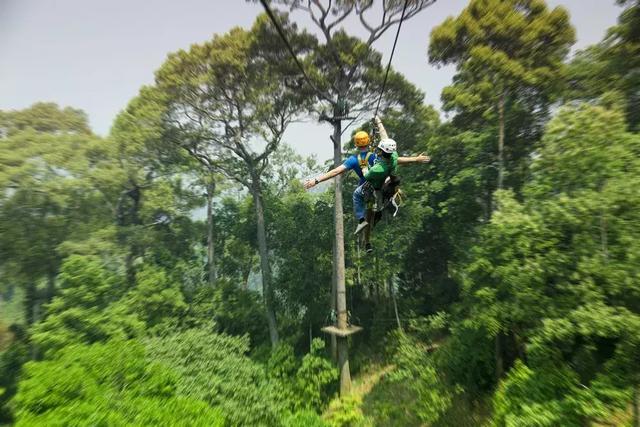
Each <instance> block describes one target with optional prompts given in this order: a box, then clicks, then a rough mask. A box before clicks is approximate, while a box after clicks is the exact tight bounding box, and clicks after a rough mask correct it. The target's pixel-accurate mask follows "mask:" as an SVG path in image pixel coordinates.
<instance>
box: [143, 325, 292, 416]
mask: <svg viewBox="0 0 640 427" xmlns="http://www.w3.org/2000/svg"><path fill="white" fill-rule="evenodd" d="M147 348H148V351H149V354H150V357H151V359H152V360H155V361H158V362H160V363H162V364H164V365H166V366H168V367H169V368H170V369H171V370H172V371H173V372H175V373H176V374H177V375H178V380H177V381H176V383H175V391H176V394H177V395H180V396H187V397H189V398H193V399H197V400H202V401H205V402H207V403H209V404H210V405H211V406H214V407H219V408H220V409H221V410H222V411H223V413H224V414H225V417H226V418H227V420H228V421H229V422H230V423H231V424H233V425H273V424H276V423H277V420H280V419H282V417H283V416H284V413H285V410H286V402H283V401H281V400H280V399H279V398H278V390H277V388H276V384H275V383H272V382H271V381H269V380H268V379H267V376H266V373H265V371H264V369H263V368H262V367H261V366H259V365H258V364H256V363H255V362H253V361H251V360H250V359H249V358H248V357H247V356H246V355H245V354H246V353H247V351H248V349H249V346H248V339H246V338H242V337H232V336H227V335H220V334H215V333H213V332H212V331H210V330H205V329H200V330H197V329H192V330H187V331H184V332H177V333H173V334H171V335H166V336H163V337H156V338H152V339H149V340H148V341H147Z"/></svg>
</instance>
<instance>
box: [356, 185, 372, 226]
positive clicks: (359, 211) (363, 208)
mask: <svg viewBox="0 0 640 427" xmlns="http://www.w3.org/2000/svg"><path fill="white" fill-rule="evenodd" d="M372 198H373V187H372V186H371V184H369V183H368V182H365V183H364V184H362V185H360V186H358V187H357V188H356V189H355V191H354V192H353V209H354V210H355V213H356V219H357V220H358V221H360V220H361V219H364V217H365V214H366V212H367V202H368V201H369V200H371V199H372Z"/></svg>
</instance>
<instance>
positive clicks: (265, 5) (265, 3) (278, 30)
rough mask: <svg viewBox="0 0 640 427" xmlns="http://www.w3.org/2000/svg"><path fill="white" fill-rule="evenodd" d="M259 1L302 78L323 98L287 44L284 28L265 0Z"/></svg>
mask: <svg viewBox="0 0 640 427" xmlns="http://www.w3.org/2000/svg"><path fill="white" fill-rule="evenodd" d="M260 3H262V6H263V7H264V10H265V12H267V15H268V16H269V19H271V23H272V24H273V26H274V27H276V31H277V32H278V34H279V35H280V38H281V39H282V41H283V42H284V44H285V45H286V46H287V49H288V50H289V53H290V54H291V56H292V57H293V60H294V61H295V62H296V65H297V66H298V68H299V69H300V71H301V72H302V75H303V76H304V79H305V80H306V82H307V84H308V85H309V86H311V89H313V90H314V91H315V92H316V93H317V94H318V96H321V97H323V98H324V96H323V94H322V91H320V90H319V89H318V88H317V87H316V86H315V85H314V84H313V82H312V81H311V79H310V78H309V76H308V75H307V72H306V71H305V70H304V67H303V66H302V63H301V62H300V60H299V59H298V55H296V53H295V52H294V51H293V48H292V47H291V44H289V40H287V36H285V34H284V30H283V29H282V27H281V26H280V23H279V22H278V20H277V19H276V17H275V15H274V14H273V11H272V10H271V8H270V7H269V5H268V4H267V0H260Z"/></svg>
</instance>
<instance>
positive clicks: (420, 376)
mask: <svg viewBox="0 0 640 427" xmlns="http://www.w3.org/2000/svg"><path fill="white" fill-rule="evenodd" d="M395 363H396V366H397V369H396V370H395V371H394V372H393V373H392V374H391V377H390V378H391V380H392V381H395V382H398V383H404V385H405V386H406V387H407V388H409V389H410V390H411V392H412V394H413V396H414V398H412V399H411V400H410V401H407V402H403V404H404V405H407V406H409V407H411V411H412V412H414V413H415V414H416V415H417V417H418V418H419V419H420V421H422V422H423V423H433V422H435V421H437V420H438V419H439V418H440V416H441V415H442V414H443V413H445V412H446V411H447V410H448V409H449V407H450V406H451V402H452V398H453V396H454V395H455V393H456V392H457V390H455V388H454V389H453V390H454V391H450V389H448V388H447V387H446V385H445V383H444V382H443V379H442V378H441V377H440V375H439V373H438V371H437V366H436V365H435V364H434V363H433V360H432V358H431V356H430V355H429V354H428V352H427V348H426V347H425V346H423V345H422V344H420V343H419V342H417V341H416V340H414V339H412V338H410V337H409V336H406V335H401V336H400V337H399V345H398V348H397V352H396V356H395Z"/></svg>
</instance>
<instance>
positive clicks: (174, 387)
mask: <svg viewBox="0 0 640 427" xmlns="http://www.w3.org/2000/svg"><path fill="white" fill-rule="evenodd" d="M311 3H313V4H314V6H313V7H311V8H310V9H306V10H305V5H306V3H298V2H287V1H281V2H274V4H273V6H274V9H276V10H277V11H278V13H277V17H278V19H279V20H280V21H281V22H282V23H283V25H284V27H285V32H286V34H287V37H288V39H289V40H290V42H291V44H292V46H293V47H294V49H295V51H296V53H297V55H298V56H299V57H300V58H301V60H302V63H303V66H304V67H305V69H306V71H307V73H308V75H307V76H306V78H305V77H304V76H301V74H300V72H299V69H298V68H297V67H296V64H294V63H293V61H292V59H291V56H290V55H289V54H288V52H287V51H286V50H284V49H283V45H282V40H281V39H280V37H279V36H278V34H277V33H276V32H275V29H274V28H273V26H272V24H271V22H270V21H269V20H268V18H267V17H266V16H264V15H261V16H259V17H257V18H256V20H255V22H254V23H253V24H252V25H251V26H250V27H248V28H234V29H232V30H230V31H229V32H227V33H224V34H218V35H214V36H213V37H212V38H211V39H209V40H203V41H200V42H198V43H197V44H194V45H192V46H191V47H189V48H187V47H186V46H185V47H184V48H185V50H179V51H177V52H174V53H171V54H169V56H168V57H167V59H166V61H165V62H164V63H163V64H162V66H161V67H160V68H159V69H157V70H156V71H155V78H154V81H153V83H152V84H149V85H146V86H144V87H142V88H141V89H140V92H139V94H138V95H137V96H136V97H135V98H133V99H132V100H131V101H130V102H129V104H128V105H127V106H126V108H124V109H123V110H122V111H121V113H120V114H119V115H118V116H117V117H116V119H115V120H114V122H113V125H112V126H111V130H110V131H109V133H108V135H105V136H99V135H97V134H95V133H94V132H93V131H92V130H91V128H90V126H89V121H88V118H87V115H86V114H85V113H84V112H83V111H81V110H78V109H75V108H72V107H60V106H58V105H56V104H53V103H47V102H41V103H36V104H34V105H32V106H31V107H29V108H25V109H22V110H5V111H2V112H1V113H0V166H1V168H0V187H1V188H2V192H1V193H0V235H1V236H2V239H1V240H0V242H1V243H0V274H1V276H0V297H1V299H0V352H1V353H0V405H1V406H0V408H1V409H0V423H7V424H13V423H15V424H17V425H66V424H68V423H71V422H73V421H74V420H86V424H87V425H96V424H98V425H112V424H115V425H120V424H136V425H149V424H159V425H174V424H180V423H186V424H188V425H192V424H196V425H325V424H328V425H456V426H459V425H484V424H489V425H500V426H501V425H531V426H534V425H535V426H540V425H548V426H555V425H576V426H583V425H602V424H609V425H634V426H637V425H640V414H639V411H640V389H639V387H640V376H639V375H638V371H637V366H638V361H639V360H640V347H639V345H640V343H639V338H638V334H637V331H638V327H639V326H640V317H638V314H639V310H640V300H639V298H640V283H639V280H638V279H639V271H638V265H639V263H638V261H639V258H640V244H639V243H638V241H639V240H638V237H639V236H638V234H639V233H640V218H639V217H638V216H639V214H638V212H639V210H638V205H639V204H640V193H638V191H637V189H638V188H639V187H638V185H639V184H640V182H639V181H640V169H639V166H640V162H639V160H638V154H639V152H640V139H639V138H640V137H638V134H637V131H638V126H639V122H640V109H639V105H638V103H639V102H640V93H639V92H638V90H639V89H638V88H640V81H639V80H640V77H639V76H640V69H639V68H640V59H638V58H640V52H639V50H640V3H639V2H637V1H629V0H627V1H624V0H620V1H618V2H617V3H616V4H617V5H618V6H621V8H620V9H619V11H620V15H619V17H618V22H617V24H615V25H614V26H612V27H611V28H610V29H609V30H608V31H607V33H606V35H605V37H604V39H603V40H602V41H600V42H599V43H597V44H594V45H592V46H589V47H587V48H585V49H582V50H580V51H577V52H576V53H575V54H574V55H570V52H571V48H572V45H573V43H574V42H575V31H574V29H573V27H572V25H571V20H570V16H569V14H568V12H567V11H566V10H565V9H563V8H561V7H555V6H548V5H547V4H546V3H545V2H544V1H541V0H509V1H498V0H472V1H470V2H469V3H468V4H467V5H466V6H465V7H464V8H463V9H462V10H461V11H460V12H459V13H457V14H456V15H455V16H452V17H450V18H447V19H446V20H445V21H444V22H441V23H439V24H438V25H437V26H436V27H434V28H425V29H424V31H425V37H426V36H427V34H430V37H429V42H428V43H427V44H426V45H425V46H424V50H423V51H422V53H420V52H416V54H421V55H424V57H425V59H428V60H429V62H430V63H431V64H433V65H440V66H448V67H451V69H453V70H455V71H454V73H455V75H454V77H453V80H452V82H451V84H450V85H449V86H447V87H445V88H444V89H443V91H442V93H441V100H442V109H443V110H444V111H446V112H447V114H448V115H447V120H443V119H442V118H441V117H440V114H439V113H438V112H437V110H436V109H435V108H434V107H432V106H430V105H428V104H425V102H424V94H423V93H422V92H421V91H420V90H419V89H418V88H416V87H415V86H414V85H413V84H412V83H411V82H410V79H407V78H406V77H405V76H403V75H402V74H401V73H399V72H398V71H396V70H392V72H391V74H390V77H389V82H388V85H387V89H386V92H385V97H384V102H383V105H382V109H381V113H382V118H383V121H384V122H385V125H386V127H387V129H388V131H389V132H390V134H391V135H392V136H393V137H394V138H395V139H396V140H397V141H398V143H399V146H400V150H401V152H402V154H411V153H417V152H427V153H429V155H430V156H431V158H432V162H431V163H430V164H429V165H428V166H403V167H402V170H401V175H402V178H403V189H404V191H405V192H406V194H407V196H408V198H407V203H406V205H405V206H404V207H403V208H402V209H401V211H400V214H399V217H398V218H395V219H393V220H391V219H388V220H385V221H383V223H382V224H380V226H379V227H378V228H377V229H376V232H375V234H374V237H373V243H374V247H375V251H374V253H373V254H372V255H370V256H364V255H363V254H360V253H359V251H358V248H357V245H356V244H355V242H354V241H352V239H350V238H348V237H347V239H345V266H346V270H345V278H346V284H347V289H348V310H349V317H350V320H351V321H352V322H354V323H356V324H359V325H362V326H364V331H363V332H361V333H360V334H358V335H355V336H353V337H352V338H351V339H350V355H351V359H350V361H351V369H352V373H353V374H354V375H355V378H356V382H355V386H354V390H353V392H352V393H350V394H347V395H345V394H343V395H342V396H337V378H338V371H337V369H336V368H335V364H334V362H333V360H332V358H333V357H334V353H333V348H332V347H333V346H332V343H331V340H329V339H328V338H327V337H326V336H324V335H323V334H322V333H321V332H320V328H321V327H323V326H326V325H327V324H329V323H331V322H332V321H333V317H334V316H335V313H334V312H333V311H332V304H331V301H332V296H331V284H332V281H334V280H332V270H333V264H334V262H333V260H332V245H333V243H332V242H333V240H334V236H335V233H334V231H335V230H334V219H333V213H332V210H333V206H334V203H335V201H334V199H333V194H332V190H331V188H326V189H323V191H316V192H305V191H304V190H303V189H302V185H301V180H302V179H303V178H305V177H309V176H314V174H318V173H321V172H323V171H326V169H327V168H328V167H331V163H330V162H329V163H327V164H325V165H320V164H318V163H317V161H316V160H315V159H313V158H303V157H301V156H300V155H299V154H297V153H296V152H295V151H294V150H292V149H291V147H289V146H288V145H287V144H285V138H284V135H285V132H286V130H287V128H288V127H289V126H290V125H292V124H293V123H295V122H296V121H298V120H301V119H304V120H307V119H308V118H310V117H312V118H317V117H318V116H319V115H320V114H321V113H323V112H324V113H325V114H326V113H327V111H331V109H333V111H334V112H335V111H336V108H337V107H340V108H342V106H340V105H337V103H336V102H335V100H336V99H346V100H347V105H348V106H349V108H350V110H351V112H361V115H362V118H361V119H360V120H358V121H356V122H354V129H355V127H356V126H358V127H364V128H367V126H368V124H367V117H366V115H367V113H368V114H371V104H372V102H371V100H372V99H375V96H376V95H377V94H378V93H379V92H380V89H381V85H382V81H383V78H384V67H385V65H386V63H385V62H384V61H383V59H382V58H383V57H382V55H381V54H380V53H379V52H378V51H377V50H376V47H377V46H376V45H375V42H376V41H377V39H378V37H379V34H378V33H376V28H377V30H378V31H382V30H383V29H384V31H386V30H389V32H394V31H395V30H396V27H395V26H394V25H393V24H397V22H393V20H391V21H386V23H387V24H388V28H387V27H385V21H384V18H383V20H382V21H381V22H382V24H381V25H382V26H381V27H379V28H378V27H375V25H371V24H370V21H365V22H364V23H362V26H363V28H364V30H366V31H367V32H368V33H369V38H366V37H363V36H359V37H354V36H351V35H349V34H348V33H346V32H343V31H341V30H340V26H339V25H338V24H336V25H335V26H333V27H328V24H327V23H330V22H332V21H335V20H340V19H341V17H342V16H343V15H345V17H346V16H351V17H352V18H353V17H356V16H360V15H362V14H363V13H366V11H367V5H368V4H369V3H368V2H345V3H340V4H338V5H336V6H335V9H333V10H328V9H323V4H322V3H319V2H318V3H315V2H311ZM409 3H410V4H411V7H410V8H409V11H410V12H409V13H410V15H411V13H414V14H415V15H416V18H413V16H409V17H408V18H407V19H408V22H411V19H419V17H420V16H421V14H428V13H429V10H430V8H431V7H433V5H432V2H430V1H421V2H409ZM376 5H377V6H380V5H379V4H376ZM385 5H386V6H387V7H388V13H389V15H388V17H387V18H388V19H392V17H393V16H395V17H398V16H399V12H400V10H401V9H402V4H401V3H393V2H389V3H388V4H387V3H385ZM247 6H249V4H248V5H247ZM291 6H294V7H293V9H292V10H291V11H290V12H291V17H293V16H295V14H307V15H306V16H311V15H309V14H312V13H315V15H313V16H315V18H316V21H317V22H314V24H315V25H317V27H318V28H320V29H321V30H322V31H321V34H322V35H321V36H320V37H318V36H317V35H316V34H315V33H314V32H309V31H307V30H305V29H304V28H303V27H302V26H299V25H297V24H296V21H294V20H291V19H290V16H289V14H287V13H285V11H287V10H289V9H290V7H291ZM611 7H612V8H613V7H614V5H613V4H612V5H611ZM358 21H359V20H358ZM323 25H324V28H323ZM351 70H353V71H351ZM327 128H328V126H327ZM334 130H335V129H334ZM350 130H351V129H350ZM327 145H329V144H328V143H327ZM340 146H342V147H340ZM338 148H342V149H343V150H342V151H344V152H345V153H346V152H348V151H350V150H351V142H350V138H349V132H346V133H344V134H343V135H342V138H340V141H339V144H338ZM338 154H340V153H339V152H338ZM355 183H356V182H355V180H353V179H349V178H348V177H347V178H346V179H345V180H344V182H343V187H344V189H343V190H342V196H343V197H344V201H343V203H342V205H343V207H344V209H343V210H342V211H341V214H344V216H345V219H346V220H345V229H346V234H347V236H348V235H349V234H350V233H349V230H351V229H353V227H355V224H354V221H353V218H352V215H351V201H350V194H351V191H352V190H353V188H354V187H355ZM202 211H206V214H204V215H198V214H195V212H202ZM202 216H204V219H202V218H201V217H202Z"/></svg>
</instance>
